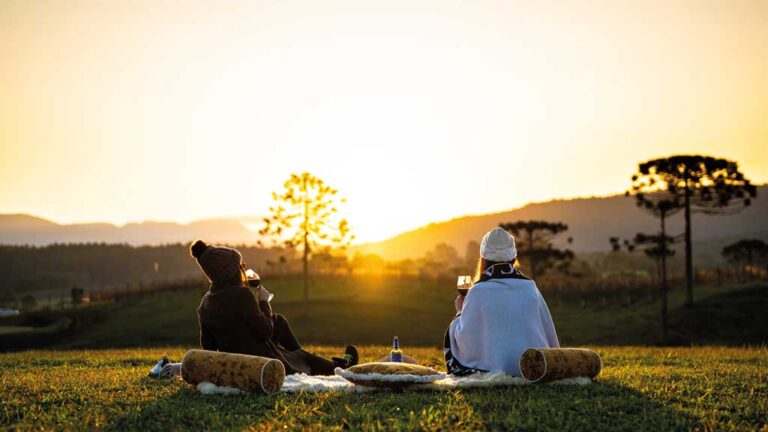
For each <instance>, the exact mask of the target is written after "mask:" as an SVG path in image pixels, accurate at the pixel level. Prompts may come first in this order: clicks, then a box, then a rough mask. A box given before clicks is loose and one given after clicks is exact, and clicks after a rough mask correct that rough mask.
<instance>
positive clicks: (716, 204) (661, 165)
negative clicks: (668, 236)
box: [629, 155, 757, 306]
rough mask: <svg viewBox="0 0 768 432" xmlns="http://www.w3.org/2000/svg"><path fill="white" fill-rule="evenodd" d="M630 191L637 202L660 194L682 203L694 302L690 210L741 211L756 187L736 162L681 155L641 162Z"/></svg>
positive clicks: (689, 286)
mask: <svg viewBox="0 0 768 432" xmlns="http://www.w3.org/2000/svg"><path fill="white" fill-rule="evenodd" d="M629 193H630V194H632V195H635V197H636V198H637V200H638V203H641V202H642V201H643V200H644V199H646V198H648V197H655V196H656V195H660V196H661V198H659V199H663V200H668V201H670V202H673V203H681V204H682V206H683V208H684V210H685V275H686V305H688V306H690V305H692V304H693V255H692V244H691V212H692V211H699V212H702V213H707V214H718V213H734V212H738V211H740V210H741V209H743V208H744V207H746V206H748V205H749V204H750V203H751V199H752V198H754V197H755V196H756V195H757V188H756V187H755V186H754V185H752V184H751V183H750V182H749V180H747V179H746V178H745V177H744V174H742V173H741V171H739V168H738V165H737V164H736V162H733V161H729V160H727V159H720V158H715V157H710V156H699V155H679V156H671V157H667V158H661V159H654V160H650V161H648V162H644V163H641V164H639V165H638V172H637V173H636V174H634V175H633V176H632V187H631V189H630V191H629ZM649 199H650V198H649ZM654 199H656V198H654Z"/></svg>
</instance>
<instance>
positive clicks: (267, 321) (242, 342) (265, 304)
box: [190, 240, 358, 375]
mask: <svg viewBox="0 0 768 432" xmlns="http://www.w3.org/2000/svg"><path fill="white" fill-rule="evenodd" d="M190 251H191V254H192V256H193V257H194V258H195V259H196V260H197V263H198V264H199V265H200V268H201V269H202V270H203V272H204V273H205V275H206V276H207V277H208V279H209V280H210V281H211V286H210V288H209V290H208V292H207V293H206V294H205V296H203V299H202V301H201V302H200V307H199V308H198V310H197V314H198V318H199V320H200V345H201V346H202V348H203V349H206V350H212V351H225V352H232V353H240V354H250V355H257V356H262V357H269V358H274V359H278V360H280V361H281V362H282V363H283V365H285V371H286V373H288V374H292V373H306V374H310V375H333V371H334V369H335V368H336V367H341V368H348V367H350V366H354V365H356V364H357V361H358V353H357V349H356V348H355V347H354V346H353V345H350V346H348V347H347V349H346V351H345V353H344V355H343V356H342V357H334V358H333V359H332V360H327V359H324V358H322V357H319V356H316V355H314V354H311V353H309V352H307V351H305V350H303V349H302V348H301V345H300V344H299V341H298V339H297V338H296V336H295V335H294V334H293V331H292V330H291V327H290V325H289V324H288V320H287V319H286V318H285V317H284V316H282V315H278V314H275V313H273V312H272V307H271V305H270V304H269V301H268V299H269V292H268V291H267V290H266V289H264V287H261V286H260V287H259V291H258V294H256V295H254V293H253V292H252V291H251V289H250V288H248V286H247V283H246V280H245V272H244V270H245V269H244V266H243V262H242V256H241V255H240V252H238V251H237V250H235V249H232V248H228V247H223V246H212V245H207V244H205V243H204V242H203V241H201V240H198V241H196V242H195V243H194V244H193V245H192V247H191V248H190Z"/></svg>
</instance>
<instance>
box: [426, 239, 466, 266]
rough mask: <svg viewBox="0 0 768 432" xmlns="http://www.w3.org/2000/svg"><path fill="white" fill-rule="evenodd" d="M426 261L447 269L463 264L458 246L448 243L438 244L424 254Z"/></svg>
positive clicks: (428, 263)
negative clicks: (457, 249)
mask: <svg viewBox="0 0 768 432" xmlns="http://www.w3.org/2000/svg"><path fill="white" fill-rule="evenodd" d="M478 249H479V247H478ZM424 261H425V262H426V263H427V265H434V266H437V267H440V268H443V269H445V270H451V269H454V268H456V267H459V266H461V264H462V261H461V259H460V258H459V253H458V252H457V251H456V248H454V247H453V246H451V245H449V244H447V243H438V244H436V245H435V247H434V248H433V249H432V250H431V251H428V252H427V253H426V254H425V255H424Z"/></svg>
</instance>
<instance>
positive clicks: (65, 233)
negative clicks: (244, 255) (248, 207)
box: [0, 214, 258, 246]
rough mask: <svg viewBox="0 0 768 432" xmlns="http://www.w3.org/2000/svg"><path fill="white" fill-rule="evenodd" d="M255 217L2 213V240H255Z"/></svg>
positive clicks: (28, 242) (134, 242)
mask: <svg viewBox="0 0 768 432" xmlns="http://www.w3.org/2000/svg"><path fill="white" fill-rule="evenodd" d="M250 219H252V218H244V219H242V220H241V219H237V218H222V219H206V220H200V221H195V222H192V223H189V224H178V223H173V222H151V221H148V222H141V223H129V224H126V225H123V226H116V225H112V224H108V223H89V224H66V225H65V224H57V223H55V222H51V221H49V220H46V219H42V218H39V217H35V216H30V215H24V214H10V215H0V244H26V245H35V246H40V245H47V244H51V243H127V244H131V245H137V246H138V245H158V244H168V243H178V242H182V243H184V242H190V241H193V240H195V239H198V238H202V239H205V240H206V241H212V242H222V243H232V244H236V243H255V242H256V240H258V234H257V233H256V232H254V231H251V230H249V229H248V228H247V227H246V225H247V224H249V222H250Z"/></svg>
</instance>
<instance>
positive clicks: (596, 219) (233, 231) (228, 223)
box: [0, 185, 768, 260]
mask: <svg viewBox="0 0 768 432" xmlns="http://www.w3.org/2000/svg"><path fill="white" fill-rule="evenodd" d="M533 219H536V220H548V221H559V222H563V223H565V224H567V225H568V231H566V232H565V233H563V234H561V235H560V236H559V237H558V238H557V239H556V243H560V244H564V243H565V241H566V239H568V238H571V239H572V242H571V243H570V244H568V247H569V248H571V249H573V250H574V251H576V252H582V253H584V252H599V251H607V250H609V249H610V245H609V238H610V237H620V238H631V237H634V235H635V234H636V233H638V232H649V233H650V232H656V231H657V230H658V220H657V219H655V218H653V217H652V216H650V215H648V214H646V213H645V212H643V211H641V210H640V209H638V208H637V207H636V205H635V202H634V199H632V198H627V197H624V196H623V195H614V196H607V197H590V198H577V199H568V200H553V201H547V202H541V203H532V204H528V205H525V206H523V207H520V208H516V209H512V210H508V211H503V212H498V213H491V214H482V215H474V216H464V217H459V218H456V219H452V220H449V221H444V222H437V223H432V224H429V225H427V226H424V227H421V228H418V229H415V230H412V231H408V232H405V233H402V234H399V235H397V236H395V237H392V238H390V239H387V240H384V241H380V242H375V243H366V244H360V245H355V246H353V247H352V248H351V253H362V254H368V253H376V254H378V255H381V256H382V257H384V258H385V259H387V260H399V259H406V258H418V257H421V256H423V255H424V254H425V253H426V252H427V251H429V250H431V249H432V248H434V246H435V245H436V244H438V243H446V244H448V245H451V246H453V247H454V248H456V250H457V251H458V252H459V254H461V255H463V254H464V253H465V249H466V248H467V245H468V243H469V242H470V241H476V242H479V241H480V239H481V238H482V236H483V234H484V233H485V232H486V231H488V230H489V229H491V228H493V227H495V226H497V225H498V224H499V223H503V222H513V221H517V220H533ZM259 221H260V218H258V217H255V216H252V217H242V218H236V217H234V218H219V219H207V220H200V221H195V222H192V223H189V224H179V223H173V222H141V223H129V224H126V225H123V226H116V225H112V224H107V223H91V224H58V223H55V222H52V221H49V220H46V219H43V218H39V217H35V216H30V215H25V214H6V215H0V244H28V245H37V246H39V245H46V244H51V243H86V242H88V243H94V242H96V243H128V244H132V245H147V244H149V245H154V244H167V243H177V242H190V241H192V240H194V239H197V238H202V239H205V240H207V241H212V242H223V243H229V244H243V243H255V242H256V241H257V240H258V237H259V235H258V233H257V232H256V230H255V229H252V228H253V227H254V226H257V225H258V222H259ZM692 225H693V239H694V242H695V243H699V244H701V245H704V246H705V248H706V249H707V250H709V252H711V253H719V248H721V247H722V245H724V244H726V243H729V242H731V241H735V240H738V239H741V238H760V239H763V240H766V241H768V185H764V186H760V187H758V197H757V198H756V199H755V200H754V201H753V204H752V205H751V206H749V207H747V208H746V209H744V210H743V211H741V212H739V213H737V214H732V215H704V214H694V215H693V220H692ZM667 227H668V228H667V229H668V232H669V233H671V234H673V235H674V234H679V233H682V232H683V229H684V225H683V215H682V212H681V213H679V214H677V215H675V216H673V217H672V218H670V220H669V221H668V224H667ZM249 228H250V229H249ZM699 252H704V251H702V250H701V249H700V250H699Z"/></svg>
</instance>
